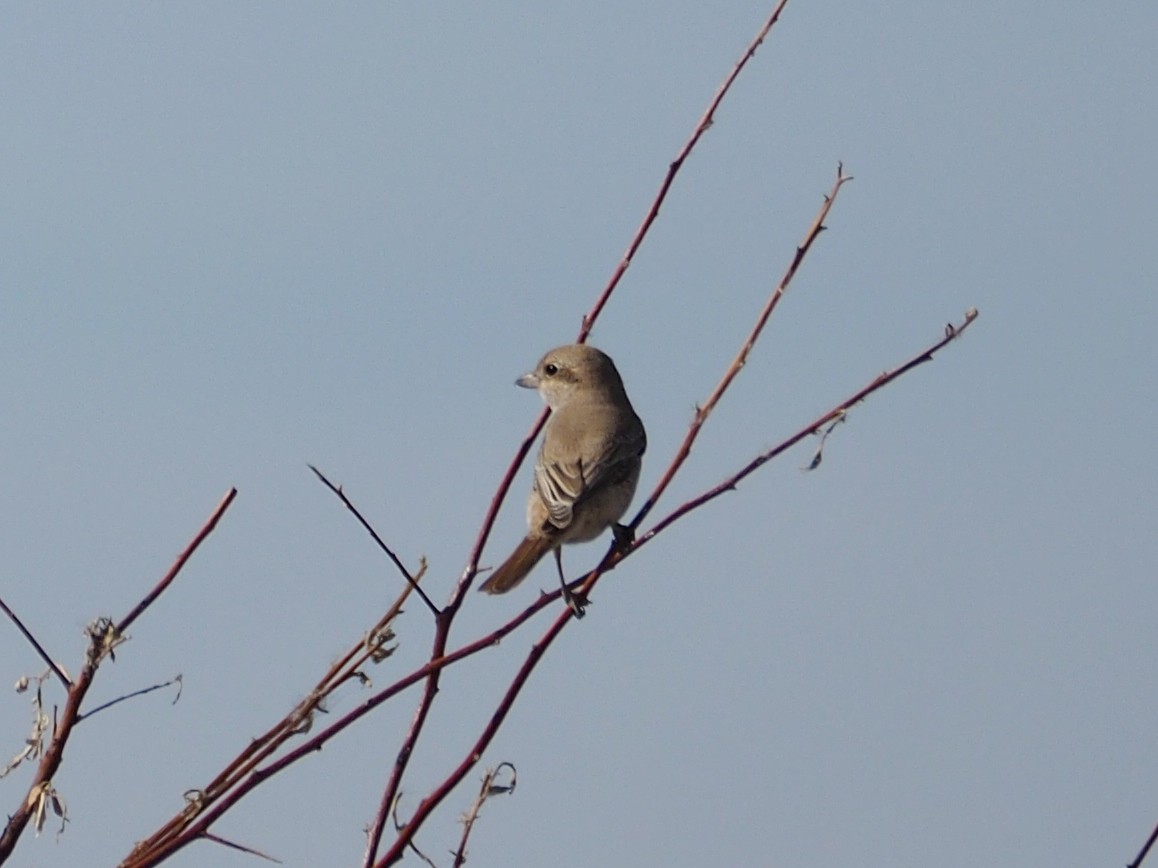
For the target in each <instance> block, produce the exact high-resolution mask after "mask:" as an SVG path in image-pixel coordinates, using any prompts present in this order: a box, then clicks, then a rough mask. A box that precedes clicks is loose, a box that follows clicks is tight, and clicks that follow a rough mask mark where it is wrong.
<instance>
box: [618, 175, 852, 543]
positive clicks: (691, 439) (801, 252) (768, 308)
mask: <svg viewBox="0 0 1158 868" xmlns="http://www.w3.org/2000/svg"><path fill="white" fill-rule="evenodd" d="M850 180H851V177H850V176H848V175H845V174H844V167H843V166H842V165H840V164H837V167H836V181H835V182H834V183H833V185H832V189H831V190H829V192H828V195H826V196H825V197H824V203H823V204H822V205H821V206H820V210H819V211H818V212H817V214H816V218H815V219H814V220H813V221H812V225H811V226H809V227H808V231H807V232H806V233H804V240H803V241H802V242H801V243H800V246H799V247H797V248H796V252H795V254H794V255H793V257H792V261H791V262H790V263H789V265H788V268H787V269H786V270H785V272H784V275H783V276H782V277H781V278H780V282H779V283H777V284H776V288H775V289H774V290H773V291H772V294H771V295H770V296H769V297H768V300H767V301H766V302H765V303H764V307H763V308H762V309H761V311H760V313H759V315H758V316H757V317H756V322H755V324H754V325H753V326H752V330H751V331H750V332H749V333H748V337H747V338H746V339H745V340H744V343H743V344H742V345H741V346H740V350H739V352H738V353H736V357H735V358H734V359H733V360H732V364H731V365H729V366H728V370H727V371H725V372H724V376H723V377H721V378H720V382H719V383H717V384H716V388H715V389H713V390H712V393H711V394H710V395H709V396H708V399H707V401H705V402H704V405H703V406H702V407H699V408H697V410H696V415H695V418H693V419H692V423H691V425H690V426H688V433H687V434H686V435H685V436H684V440H683V442H682V443H681V444H680V447H679V450H678V451H677V452H676V455H675V458H673V459H672V461H671V464H669V465H668V467H667V470H665V471H664V474H663V476H662V477H660V480H659V482H657V483H656V486H655V489H654V490H653V491H652V493H651V495H650V496H649V497H648V499H647V501H646V502H645V503H644V504H643V506H642V507H641V508H640V510H639V512H638V513H637V514H636V516H635V518H633V519H632V520H631V525H630V526H631V527H632V528H633V529H634V528H637V527H639V524H640V522H642V521H643V519H644V518H646V517H647V514H648V513H649V512H651V510H652V509H653V508H654V507H655V505H656V503H657V502H658V501H659V499H660V497H661V496H662V495H663V493H664V491H665V490H666V489H667V487H668V485H669V484H670V483H671V481H672V479H674V478H675V475H676V473H678V472H679V469H680V467H681V466H683V463H684V461H686V460H687V457H688V455H689V454H691V451H692V445H693V444H694V443H695V442H696V438H697V437H698V436H699V434H700V429H701V428H702V427H703V425H704V422H706V421H707V419H708V416H710V415H711V413H712V411H713V410H714V409H716V405H717V404H718V403H719V402H720V398H722V397H723V396H724V393H725V392H726V391H728V387H729V386H731V385H732V381H733V380H735V379H736V376H737V375H738V374H739V373H740V369H741V368H743V367H744V365H745V364H747V362H748V356H749V354H750V353H751V352H752V348H753V347H754V346H755V345H756V341H758V340H759V339H760V334H761V332H763V331H764V326H765V325H767V323H768V320H769V318H770V317H771V316H772V312H773V311H774V310H776V306H777V305H778V304H779V303H780V299H782V298H783V297H784V293H786V292H787V291H788V287H789V285H790V284H791V283H792V278H793V277H795V276H796V272H797V270H798V269H799V268H800V265H801V263H803V262H804V257H805V256H807V255H808V251H809V250H811V249H812V244H813V242H815V241H816V239H817V238H819V237H820V233H821V232H823V231H824V228H825V227H824V221H825V220H826V219H827V218H828V212H829V211H831V210H832V206H833V204H834V203H835V202H836V197H837V195H839V193H840V188H841V187H843V186H844V184H845V182H847V181H850Z"/></svg>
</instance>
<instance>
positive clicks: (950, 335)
mask: <svg viewBox="0 0 1158 868" xmlns="http://www.w3.org/2000/svg"><path fill="white" fill-rule="evenodd" d="M976 318H977V311H976V310H972V309H970V310H969V311H968V312H967V313H966V315H965V321H964V322H963V323H962V324H961V325H959V326H953V325H949V326H947V327H946V333H945V337H944V338H943V339H941V340H940V341H938V342H937V343H935V344H933V345H932V346H930V347H928V348H926V349H924V350H922V351H921V352H920V353H918V354H917V355H916V356H914V357H913V358H911V359H909V360H908V361H907V362H904V363H903V364H901V365H899V366H898V367H896V368H894V369H892V370H891V371H887V372H886V373H884V374H881V375H880V376H879V377H877V378H876V379H875V380H873V382H872V383H870V384H869V385H868V386H865V387H864V388H863V389H861V390H859V391H858V392H856V393H854V394H853V395H851V396H850V397H849V398H848V399H847V400H845V401H843V402H841V403H840V404H839V405H837V406H836V407H834V408H833V409H831V410H829V411H828V412H827V413H825V414H824V415H823V416H821V417H820V418H818V419H817V420H815V421H814V422H812V423H811V424H809V425H808V426H806V427H805V428H802V429H801V430H800V431H799V432H797V433H796V434H794V435H793V436H792V437H790V438H788V439H787V440H785V441H784V442H782V443H781V444H779V445H778V446H776V447H774V448H772V449H769V450H768V451H767V452H764V453H761V454H760V455H758V456H757V457H756V458H755V459H753V460H752V461H750V462H749V463H748V464H747V465H745V466H744V467H743V468H742V469H741V470H740V471H738V472H737V473H735V474H733V475H732V476H731V477H729V478H728V479H727V480H725V481H724V482H722V483H720V485H718V486H716V487H714V488H712V489H710V490H708V491H706V492H704V494H702V495H700V496H699V497H696V498H693V499H692V500H690V501H688V502H687V503H685V504H683V505H682V506H680V507H679V508H677V509H676V510H674V511H673V512H672V513H671V514H670V515H668V516H667V517H665V518H664V519H663V520H662V521H661V522H659V524H657V525H656V526H655V527H653V528H651V529H650V530H649V531H648V532H647V533H645V534H643V535H642V536H641V537H639V538H638V539H637V540H636V541H635V542H634V543H633V544H632V545H631V546H630V547H628V548H627V549H625V550H621V549H620V548H619V547H618V546H617V545H612V547H611V549H610V550H609V551H608V553H607V555H606V556H605V557H604V559H603V561H602V562H601V563H600V564H599V566H598V567H596V568H595V569H594V570H592V571H591V572H590V573H588V574H587V575H586V576H584V577H583V578H582V579H580V580H579V581H578V582H576V583H575V584H581V585H582V587H583V588H584V589H585V590H589V589H590V588H592V587H593V586H594V584H595V582H596V581H598V579H599V577H600V576H601V575H602V573H603V572H605V571H606V570H607V569H609V568H610V566H613V565H614V564H615V563H618V561H620V560H623V559H624V558H626V557H629V556H630V555H631V554H632V553H633V552H635V551H636V550H637V549H638V548H639V547H640V546H642V545H644V544H646V543H647V542H649V541H650V540H652V539H654V538H655V537H656V536H657V535H658V534H659V533H661V532H662V531H663V530H665V529H666V528H668V527H670V526H671V525H672V524H673V523H674V522H675V521H677V520H678V519H679V518H681V517H683V516H684V515H687V514H688V513H689V512H691V511H692V510H695V509H698V508H699V507H701V506H703V505H704V504H706V503H708V502H709V501H711V500H713V499H715V498H716V497H718V496H719V495H720V494H723V493H724V492H725V491H730V490H732V489H734V488H735V486H736V484H737V483H738V482H739V481H740V480H742V479H743V478H744V477H746V476H748V475H749V474H751V473H753V472H754V471H755V470H756V469H757V468H759V467H761V466H762V465H764V464H766V463H767V462H768V461H770V460H771V459H772V458H774V457H776V456H777V455H780V454H781V453H783V452H784V451H785V450H787V449H788V448H790V447H791V446H792V445H794V444H796V443H798V442H800V441H801V440H802V439H804V438H805V437H808V436H810V435H812V434H814V433H815V432H816V431H817V430H818V429H820V428H821V427H822V426H823V425H825V424H826V423H827V422H830V421H832V420H833V419H835V418H836V417H837V416H839V415H841V414H844V413H847V412H848V408H849V407H851V406H853V405H854V404H857V403H859V402H860V401H863V400H864V399H865V398H867V397H868V396H869V395H871V394H872V393H873V392H875V391H877V390H878V389H881V388H883V387H884V386H886V385H888V384H889V383H890V382H892V381H893V380H895V379H896V378H897V377H900V376H902V375H903V374H905V373H907V372H908V371H911V370H912V369H913V368H915V367H917V366H918V365H921V364H923V363H925V362H927V361H929V360H930V359H932V357H933V355H934V354H935V353H936V352H937V351H938V350H940V349H941V348H943V347H944V346H946V345H947V344H949V343H950V342H951V341H953V340H954V339H956V338H957V337H958V336H959V335H960V334H961V333H962V332H963V331H964V330H965V329H966V328H968V327H969V325H970V324H971V323H972V322H973V321H974V320H975V319H976ZM561 596H562V591H561V590H555V591H553V592H551V593H545V594H541V595H540V597H539V599H538V600H537V601H536V606H540V605H542V604H544V603H546V602H552V601H554V600H556V599H558V598H559V597H561ZM572 617H573V614H572V612H571V610H570V609H569V608H563V609H562V611H560V613H559V615H558V617H557V618H556V619H555V621H554V622H552V624H551V625H550V627H548V629H547V631H546V633H544V634H543V636H542V637H541V638H540V639H539V641H538V642H536V643H535V645H534V646H532V648H531V650H530V652H528V654H527V658H526V659H525V660H524V661H523V665H522V666H521V667H520V669H519V671H518V672H517V673H516V674H515V676H514V677H513V678H512V680H511V683H510V685H509V686H508V687H507V690H506V692H505V693H504V695H503V697H502V699H501V700H500V701H499V704H498V706H497V708H496V709H495V711H494V713H493V714H492V715H491V719H490V720H489V721H488V722H487V724H486V726H485V727H484V728H483V731H482V733H481V734H480V735H479V737H478V738H477V739H476V741H475V742H474V744H473V745H471V747H470V750H469V751H468V752H467V754H466V756H465V757H464V758H463V760H462V761H461V762H460V763H459V765H458V766H456V767H455V768H454V770H453V771H451V773H450V774H449V775H447V777H446V778H445V779H444V780H443V781H442V782H441V783H440V784H439V785H438V786H437V787H435V789H433V790H432V791H431V792H430V794H429V795H428V796H426V798H424V799H423V800H422V801H421V802H419V804H418V807H417V808H416V809H415V811H414V815H413V816H412V817H411V819H410V822H409V823H407V824H406V826H405V827H404V828H403V829H402V831H401V832H400V833H399V835H398V838H397V839H396V840H395V841H394V843H393V844H392V845H391V847H390V849H389V850H388V851H387V852H386V853H385V854H384V855H383V856H382V858H381V859H380V860H378V861H377V862H375V863H374V868H385V866H388V865H393V864H394V863H395V862H397V861H398V860H399V859H401V858H402V854H403V852H404V851H405V849H406V844H407V842H408V841H409V839H410V837H412V836H413V834H414V832H415V831H416V830H417V829H418V828H420V827H421V825H422V824H423V823H424V822H425V821H426V819H427V818H428V817H429V816H430V814H431V812H433V811H434V809H435V808H436V807H438V805H439V804H440V803H441V802H442V801H443V800H444V799H445V798H446V797H447V795H449V794H450V793H451V791H453V790H454V788H455V787H457V786H458V784H459V783H461V782H462V780H463V778H464V777H465V776H466V775H467V774H469V773H470V770H471V769H472V768H473V767H474V766H475V765H476V764H477V763H478V761H479V759H480V758H481V757H482V756H483V754H484V753H485V751H486V749H487V748H488V747H489V746H490V743H491V741H492V740H493V739H494V736H495V735H496V734H497V733H498V730H499V727H500V726H501V725H502V723H503V721H504V720H505V718H506V716H507V714H508V713H509V712H510V709H511V707H512V706H513V705H514V702H515V699H517V698H518V696H519V694H520V693H521V692H522V690H523V688H524V687H525V686H526V684H527V681H528V679H529V678H530V675H531V673H532V672H533V671H534V669H535V667H536V666H537V665H538V663H539V660H540V659H542V656H543V654H544V653H546V650H547V649H548V648H549V647H550V646H551V643H553V642H554V641H555V639H556V638H558V636H559V634H560V633H561V632H562V630H563V628H564V627H565V626H566V625H567V622H568V621H569V620H570V619H571V618H572ZM488 638H489V637H488Z"/></svg>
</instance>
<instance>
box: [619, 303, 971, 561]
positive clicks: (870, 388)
mask: <svg viewBox="0 0 1158 868" xmlns="http://www.w3.org/2000/svg"><path fill="white" fill-rule="evenodd" d="M977 316H978V314H977V310H976V309H975V308H970V309H969V310H967V311H966V312H965V319H964V320H963V321H962V322H961V324H960V325H956V326H954V325H948V326H946V327H945V336H944V337H943V338H941V340H939V341H937V342H936V343H934V344H932V345H930V346H928V347H926V348H925V349H923V350H921V352H919V353H917V354H916V355H915V356H913V357H912V358H910V359H909V360H908V361H906V362H904V363H902V364H900V365H898V366H897V367H895V368H893V369H892V370H889V371H886V372H885V373H883V374H881V375H880V376H878V377H877V378H876V379H874V380H873V381H872V382H871V383H869V384H868V385H867V386H865V387H863V388H861V389H859V390H858V391H856V392H854V393H853V394H852V395H850V396H849V397H848V398H846V399H845V400H844V401H842V402H841V403H840V404H837V405H836V406H835V407H833V408H832V409H831V410H829V411H828V412H826V413H824V414H823V415H822V416H819V417H818V418H816V419H815V420H813V421H812V422H810V423H809V424H808V425H805V426H804V427H803V428H801V429H800V430H799V431H797V432H796V433H795V434H793V435H792V436H791V437H788V438H787V439H786V440H782V441H781V442H780V443H778V444H777V445H775V446H773V447H772V448H771V449H768V450H766V451H764V452H761V453H760V454H759V455H757V456H756V457H755V458H753V459H752V460H751V461H749V462H748V463H747V464H745V465H744V466H743V467H742V468H740V469H739V470H738V471H736V472H735V473H733V474H732V475H731V476H729V477H728V478H727V479H725V480H724V481H723V482H721V483H720V484H719V485H716V486H714V487H712V488H710V489H708V490H707V491H705V492H704V493H703V494H700V495H699V496H697V497H693V498H692V499H691V500H689V501H687V502H686V503H683V504H681V505H680V506H678V507H677V508H676V509H674V510H672V511H671V512H670V513H669V514H668V515H666V516H664V518H663V519H662V520H660V521H659V522H658V523H657V524H656V525H655V526H654V527H651V528H649V529H648V531H647V532H646V533H644V534H643V535H641V536H640V537H639V538H638V539H636V541H635V544H634V545H633V547H632V549H633V550H634V549H637V548H639V547H640V546H642V545H645V544H646V543H648V542H650V541H651V540H652V539H654V538H655V537H656V535H657V534H659V533H662V532H663V531H664V530H666V529H667V528H668V527H670V526H671V525H672V524H674V523H675V522H676V521H678V520H679V519H681V518H683V517H684V516H685V515H687V514H688V513H689V512H691V511H692V510H694V509H698V508H699V507H701V506H703V505H704V504H705V503H707V502H708V501H710V500H714V499H715V498H717V497H719V496H720V495H721V494H723V493H725V492H727V491H734V490H735V488H736V486H737V485H738V484H739V483H740V482H741V481H742V480H743V479H744V478H745V477H747V476H749V475H751V474H752V473H753V472H755V471H756V470H757V469H758V468H760V467H761V466H763V465H764V464H767V463H768V462H769V461H771V460H772V459H773V458H775V457H776V456H778V455H780V454H781V453H783V452H786V451H787V450H789V449H791V448H792V447H793V446H795V445H796V444H797V443H799V442H800V441H801V440H803V439H805V438H806V437H811V436H813V435H815V434H816V433H817V432H819V431H820V429H822V428H823V427H824V426H825V425H827V424H828V423H829V422H832V421H834V420H836V419H838V418H842V417H845V416H847V415H848V411H849V410H850V409H851V408H852V407H853V406H855V405H856V404H859V403H860V402H861V401H863V400H864V399H865V398H867V397H868V396H869V395H871V394H872V393H873V392H875V391H877V390H878V389H881V388H884V387H885V386H887V385H888V384H889V383H891V382H892V381H893V380H895V379H897V377H900V376H902V375H904V374H906V373H908V372H909V371H911V370H912V369H913V368H915V367H917V366H919V365H923V364H924V363H925V362H931V361H932V360H933V356H934V355H936V354H937V352H938V351H940V350H941V349H943V348H944V347H946V346H948V345H949V344H950V343H952V342H953V341H954V340H956V339H957V338H958V337H960V335H961V334H962V332H964V331H965V329H967V328H969V326H970V325H971V324H972V323H973V321H974V320H976V319H977Z"/></svg>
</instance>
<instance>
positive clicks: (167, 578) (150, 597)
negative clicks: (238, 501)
mask: <svg viewBox="0 0 1158 868" xmlns="http://www.w3.org/2000/svg"><path fill="white" fill-rule="evenodd" d="M235 497H237V489H236V488H231V489H229V491H227V492H226V493H225V497H223V498H222V499H221V503H219V504H217V508H216V509H215V510H213V514H212V515H211V516H209V520H208V521H207V522H205V525H204V526H203V527H202V528H201V530H199V531H198V532H197V536H195V537H193V539H192V540H191V541H190V542H189V545H187V546H185V551H183V552H181V554H179V555H178V556H177V560H175V561H174V562H173V566H171V567H169V572H167V573H165V575H164V576H162V577H161V581H159V582H157V584H156V586H155V587H154V588H153V590H151V591H149V593H147V594H146V595H145V596H144V598H143V599H142V600H141V602H139V603H137V605H135V606H134V607H133V610H132V611H131V612H129V614H127V615H125V617H123V618H121V620H120V623H118V624H117V633H118V634H120V635H121V636H123V635H125V632H126V631H127V630H128V629H129V626H130V625H131V624H132V623H133V622H134V621H135V620H137V618H139V617H140V616H141V615H142V614H143V613H144V611H145V610H146V609H148V608H149V606H151V605H153V602H154V601H155V600H156V599H157V598H158V597H159V596H161V594H163V593H164V592H165V589H166V588H168V587H169V585H171V584H172V583H173V579H175V578H177V574H178V573H179V572H181V569H182V567H184V566H185V564H186V562H187V561H188V560H189V558H191V557H193V552H195V551H197V547H198V546H200V545H201V543H203V542H204V541H205V538H206V537H207V536H209V534H211V533H213V529H214V528H215V527H217V522H218V521H220V520H221V516H223V515H225V510H227V509H229V505H230V504H231V503H233V498H235Z"/></svg>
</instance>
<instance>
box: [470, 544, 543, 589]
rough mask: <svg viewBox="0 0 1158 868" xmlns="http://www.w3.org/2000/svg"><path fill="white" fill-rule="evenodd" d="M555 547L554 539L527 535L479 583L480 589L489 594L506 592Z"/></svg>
mask: <svg viewBox="0 0 1158 868" xmlns="http://www.w3.org/2000/svg"><path fill="white" fill-rule="evenodd" d="M552 548H554V546H553V545H552V541H551V540H549V539H546V538H544V537H535V538H532V537H527V538H525V539H524V540H523V541H522V542H521V543H519V545H518V547H517V548H516V549H515V550H514V551H513V552H512V553H511V556H510V557H509V558H507V559H506V560H505V561H503V564H502V566H501V567H499V568H498V569H497V570H495V571H494V572H493V573H491V574H490V577H489V578H488V579H487V580H486V581H485V582H483V583H482V584H481V585H479V590H480V591H486V592H487V593H488V594H505V593H506V592H507V591H509V590H510V589H511V588H513V587H514V586H515V585H517V584H518V583H519V582H521V581H522V580H523V579H525V578H526V577H527V574H528V573H529V572H531V570H533V569H534V568H535V564H537V563H538V562H539V561H541V560H542V559H543V555H545V554H546V553H547V552H549V551H551V549H552Z"/></svg>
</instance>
